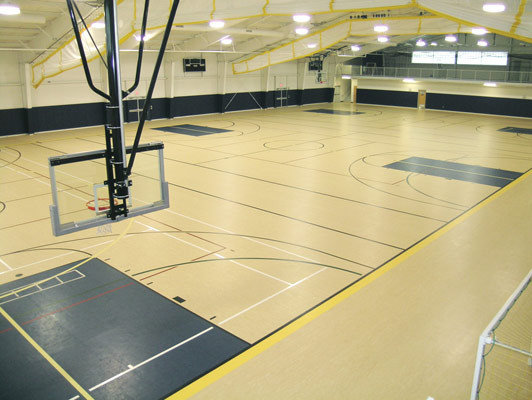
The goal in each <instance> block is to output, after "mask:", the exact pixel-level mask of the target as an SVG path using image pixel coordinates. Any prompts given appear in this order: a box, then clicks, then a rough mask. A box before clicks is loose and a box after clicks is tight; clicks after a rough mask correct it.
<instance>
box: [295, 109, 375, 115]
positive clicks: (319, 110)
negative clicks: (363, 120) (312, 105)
mask: <svg viewBox="0 0 532 400" xmlns="http://www.w3.org/2000/svg"><path fill="white" fill-rule="evenodd" d="M305 112H313V113H319V114H334V115H359V114H365V112H362V111H344V110H329V109H327V108H317V109H315V110H305Z"/></svg>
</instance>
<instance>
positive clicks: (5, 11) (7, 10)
mask: <svg viewBox="0 0 532 400" xmlns="http://www.w3.org/2000/svg"><path fill="white" fill-rule="evenodd" d="M0 14H1V15H18V14H20V7H18V6H15V5H14V4H9V3H7V4H0Z"/></svg>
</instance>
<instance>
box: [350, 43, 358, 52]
mask: <svg viewBox="0 0 532 400" xmlns="http://www.w3.org/2000/svg"><path fill="white" fill-rule="evenodd" d="M351 51H360V46H359V45H358V44H354V45H352V46H351Z"/></svg>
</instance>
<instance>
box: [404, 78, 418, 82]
mask: <svg viewBox="0 0 532 400" xmlns="http://www.w3.org/2000/svg"><path fill="white" fill-rule="evenodd" d="M403 82H404V83H416V81H415V80H414V79H412V78H405V79H403Z"/></svg>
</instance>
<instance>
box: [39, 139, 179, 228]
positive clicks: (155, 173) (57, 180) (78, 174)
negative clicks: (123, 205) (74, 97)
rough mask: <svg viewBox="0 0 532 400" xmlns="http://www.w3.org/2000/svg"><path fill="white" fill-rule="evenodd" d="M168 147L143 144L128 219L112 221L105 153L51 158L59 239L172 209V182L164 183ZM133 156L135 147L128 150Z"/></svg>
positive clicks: (54, 216)
mask: <svg viewBox="0 0 532 400" xmlns="http://www.w3.org/2000/svg"><path fill="white" fill-rule="evenodd" d="M163 148H164V145H163V143H161V142H156V143H148V144H141V145H139V147H138V150H137V154H136V158H135V166H134V169H133V171H132V173H131V175H130V176H129V179H130V180H131V186H130V187H129V199H128V200H127V205H128V207H127V208H128V210H129V211H128V214H127V217H124V216H118V217H117V218H116V220H114V221H113V220H111V219H110V218H108V216H107V211H108V210H109V208H110V204H109V191H108V186H107V184H106V179H107V172H106V164H105V150H97V151H90V152H85V153H76V154H68V155H62V156H57V157H50V158H49V160H48V164H49V168H50V181H51V186H52V199H53V205H51V206H50V216H51V218H52V230H53V233H54V235H55V236H60V235H65V234H67V233H72V232H77V231H80V230H83V229H87V228H91V227H96V226H100V225H105V224H108V223H110V222H118V221H122V220H123V219H125V218H130V217H134V216H137V215H142V214H146V213H149V212H153V211H157V210H161V209H163V208H168V207H169V200H168V183H167V182H166V181H165V180H164V157H163ZM126 153H127V154H130V153H131V147H128V148H126Z"/></svg>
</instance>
